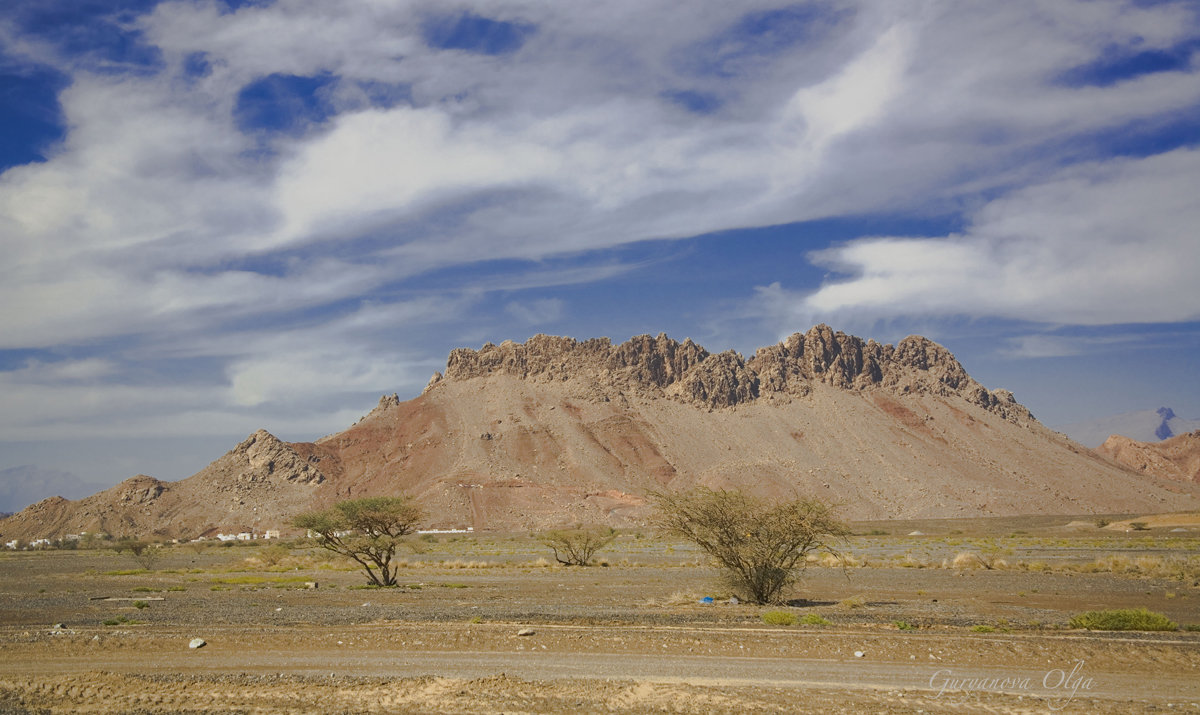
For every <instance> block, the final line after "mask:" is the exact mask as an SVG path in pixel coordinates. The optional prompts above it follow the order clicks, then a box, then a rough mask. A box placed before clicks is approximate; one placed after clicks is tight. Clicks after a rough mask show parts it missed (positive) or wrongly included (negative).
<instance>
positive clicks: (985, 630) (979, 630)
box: [971, 624, 996, 633]
mask: <svg viewBox="0 0 1200 715" xmlns="http://www.w3.org/2000/svg"><path fill="white" fill-rule="evenodd" d="M971 631H972V632H974V633H995V632H996V629H995V627H993V626H985V625H982V624H980V625H977V626H971Z"/></svg>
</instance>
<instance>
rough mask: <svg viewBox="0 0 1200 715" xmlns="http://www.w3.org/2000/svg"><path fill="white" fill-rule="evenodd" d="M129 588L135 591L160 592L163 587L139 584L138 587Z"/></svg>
mask: <svg viewBox="0 0 1200 715" xmlns="http://www.w3.org/2000/svg"><path fill="white" fill-rule="evenodd" d="M129 590H130V591H132V592H134V593H158V592H159V591H160V590H162V589H157V588H151V587H150V586H138V587H137V588H131V589H129Z"/></svg>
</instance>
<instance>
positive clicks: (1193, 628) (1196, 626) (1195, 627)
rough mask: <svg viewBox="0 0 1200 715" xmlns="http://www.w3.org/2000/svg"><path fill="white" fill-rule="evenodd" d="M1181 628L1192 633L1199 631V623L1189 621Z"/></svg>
mask: <svg viewBox="0 0 1200 715" xmlns="http://www.w3.org/2000/svg"><path fill="white" fill-rule="evenodd" d="M1183 630H1185V631H1191V632H1193V633H1195V632H1197V631H1200V623H1189V624H1187V625H1186V626H1184V627H1183Z"/></svg>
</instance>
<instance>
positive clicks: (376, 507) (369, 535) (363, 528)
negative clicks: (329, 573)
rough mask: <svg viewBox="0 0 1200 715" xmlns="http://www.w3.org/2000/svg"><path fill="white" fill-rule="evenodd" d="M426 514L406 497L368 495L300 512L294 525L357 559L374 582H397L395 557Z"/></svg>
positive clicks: (339, 552) (392, 583)
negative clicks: (315, 509) (321, 508)
mask: <svg viewBox="0 0 1200 715" xmlns="http://www.w3.org/2000/svg"><path fill="white" fill-rule="evenodd" d="M423 517H424V512H422V511H421V509H420V508H419V507H417V506H416V505H415V504H413V503H411V502H410V501H409V500H408V499H407V498H406V497H402V496H401V497H366V498H363V499H351V500H349V501H343V502H338V503H337V504H334V505H333V506H332V507H330V508H329V509H325V510H323V511H310V512H306V513H304V514H300V515H299V516H297V517H296V518H295V519H293V520H292V525H293V526H296V527H298V528H301V529H305V530H307V531H308V532H309V533H311V534H313V535H315V536H316V537H317V538H318V539H319V540H320V541H319V542H318V543H319V545H320V546H321V548H323V549H328V550H330V551H332V552H334V553H336V554H341V555H342V556H345V557H347V558H349V559H352V560H354V561H356V562H358V564H359V565H360V566H362V567H363V569H365V570H366V572H367V578H368V579H369V580H370V583H371V584H373V585H375V586H395V585H396V566H394V565H393V564H392V557H393V556H395V555H396V549H397V548H399V546H400V543H401V538H402V537H404V536H405V535H407V534H411V533H412V532H414V531H416V528H417V522H419V521H420V520H421V519H422V518H423Z"/></svg>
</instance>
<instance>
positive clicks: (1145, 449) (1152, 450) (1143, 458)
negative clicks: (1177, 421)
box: [1096, 430, 1200, 483]
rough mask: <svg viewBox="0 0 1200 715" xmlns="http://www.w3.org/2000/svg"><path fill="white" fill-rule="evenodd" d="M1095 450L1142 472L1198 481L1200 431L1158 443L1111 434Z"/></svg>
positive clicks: (1199, 476)
mask: <svg viewBox="0 0 1200 715" xmlns="http://www.w3.org/2000/svg"><path fill="white" fill-rule="evenodd" d="M1096 451H1097V452H1099V453H1100V454H1103V455H1105V456H1108V457H1111V458H1112V459H1113V460H1115V461H1117V462H1118V463H1120V464H1123V465H1125V466H1126V467H1129V468H1130V469H1133V470H1136V471H1138V472H1142V473H1143V474H1153V475H1154V476H1157V477H1164V478H1166V479H1177V480H1180V481H1184V482H1197V483H1200V430H1197V431H1195V432H1189V433H1187V434H1181V435H1179V436H1177V437H1171V438H1170V439H1166V440H1163V441H1161V442H1138V441H1136V440H1132V439H1129V438H1128V437H1123V436H1121V435H1119V434H1114V435H1113V436H1111V437H1109V438H1108V439H1106V440H1105V441H1104V444H1102V445H1100V447H1098V448H1097V449H1096Z"/></svg>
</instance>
